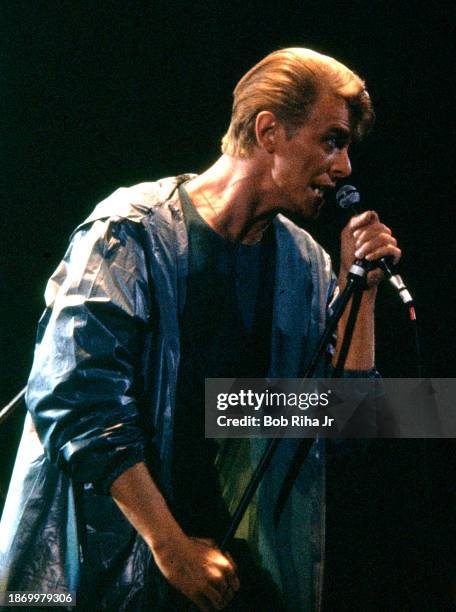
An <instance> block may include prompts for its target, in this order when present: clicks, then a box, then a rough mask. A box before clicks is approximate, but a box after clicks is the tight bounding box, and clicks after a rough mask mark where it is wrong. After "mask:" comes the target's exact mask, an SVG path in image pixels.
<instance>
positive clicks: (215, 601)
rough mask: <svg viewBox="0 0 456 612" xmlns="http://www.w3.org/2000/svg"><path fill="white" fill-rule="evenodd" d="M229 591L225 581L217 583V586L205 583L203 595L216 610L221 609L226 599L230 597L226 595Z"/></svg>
mask: <svg viewBox="0 0 456 612" xmlns="http://www.w3.org/2000/svg"><path fill="white" fill-rule="evenodd" d="M228 591H231V589H230V587H229V585H228V584H227V583H226V582H223V583H219V584H218V585H217V586H212V585H211V584H207V585H206V587H205V589H204V595H205V596H206V597H207V598H208V599H209V601H210V602H211V604H212V605H213V606H214V608H215V609H216V610H223V608H224V607H225V606H226V604H227V603H228V601H230V600H231V599H232V597H229V596H228V595H227V593H228Z"/></svg>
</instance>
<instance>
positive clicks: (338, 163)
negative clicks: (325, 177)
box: [331, 147, 352, 179]
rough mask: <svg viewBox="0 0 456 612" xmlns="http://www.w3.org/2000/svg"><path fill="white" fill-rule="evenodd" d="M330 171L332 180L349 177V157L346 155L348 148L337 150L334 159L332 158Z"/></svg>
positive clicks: (350, 169) (350, 168)
mask: <svg viewBox="0 0 456 612" xmlns="http://www.w3.org/2000/svg"><path fill="white" fill-rule="evenodd" d="M331 170H332V174H333V176H334V178H338V179H340V178H346V177H347V176H350V174H351V171H352V167H351V163H350V157H349V155H348V147H342V148H341V149H339V151H338V153H337V155H336V157H335V158H334V161H333V164H332V168H331Z"/></svg>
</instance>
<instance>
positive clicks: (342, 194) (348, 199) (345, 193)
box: [336, 185, 413, 305]
mask: <svg viewBox="0 0 456 612" xmlns="http://www.w3.org/2000/svg"><path fill="white" fill-rule="evenodd" d="M336 201H337V203H338V204H339V206H340V207H341V208H343V209H344V210H348V211H350V212H351V213H352V215H359V214H360V212H361V211H360V209H359V203H360V202H361V196H360V194H359V191H358V190H357V189H356V187H353V185H344V186H343V187H341V188H340V189H339V190H338V191H337V193H336ZM355 263H356V264H357V265H361V266H366V265H367V266H372V265H373V266H374V267H379V268H381V269H382V270H383V272H384V273H385V275H386V278H387V279H388V281H389V282H390V284H391V285H392V286H393V287H394V288H395V289H396V291H397V292H398V293H399V297H400V298H401V300H402V302H403V303H404V304H406V305H411V304H412V303H413V298H412V296H411V294H410V292H409V290H408V289H407V287H406V286H405V283H404V281H403V280H402V277H401V276H400V275H399V274H395V273H394V272H393V269H392V268H393V262H392V260H391V258H390V257H381V258H380V259H377V260H376V261H375V262H372V264H371V262H367V261H365V260H363V261H362V262H359V261H357V262H355Z"/></svg>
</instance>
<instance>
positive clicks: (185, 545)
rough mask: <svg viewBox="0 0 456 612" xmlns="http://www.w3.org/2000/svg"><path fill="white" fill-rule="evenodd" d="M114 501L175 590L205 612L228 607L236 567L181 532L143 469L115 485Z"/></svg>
mask: <svg viewBox="0 0 456 612" xmlns="http://www.w3.org/2000/svg"><path fill="white" fill-rule="evenodd" d="M111 495H112V497H113V499H114V501H115V502H116V504H117V505H118V506H119V508H120V509H121V510H122V512H123V513H124V514H125V516H126V517H127V519H128V520H129V521H130V523H131V524H132V525H133V527H134V528H135V529H136V530H137V531H138V533H140V534H141V536H142V537H143V538H144V540H145V542H146V543H147V545H148V546H149V548H150V550H151V551H152V554H153V555H154V559H155V562H156V563H157V565H158V567H159V569H160V571H161V572H162V573H163V575H164V576H165V578H166V579H167V580H168V581H169V582H170V583H171V584H172V585H173V586H174V588H176V589H177V590H178V591H180V592H181V593H183V594H184V595H185V596H186V597H188V598H189V599H190V600H191V601H193V602H194V603H195V604H196V605H197V606H198V608H199V609H200V610H203V611H204V612H206V610H207V611H209V610H213V609H214V608H215V609H216V610H223V608H225V607H226V606H227V605H228V603H229V602H230V601H231V599H232V598H233V597H234V595H235V593H236V591H237V590H238V589H239V580H238V577H237V575H236V564H235V563H234V561H233V560H232V558H231V557H230V555H229V554H228V553H222V552H221V551H220V550H219V549H218V548H216V546H215V544H214V542H212V541H211V540H204V539H202V538H191V537H188V536H187V535H186V534H185V533H184V532H183V531H182V529H181V528H180V526H179V525H178V524H177V522H176V520H175V518H174V517H173V515H172V514H171V512H170V510H169V508H168V506H167V504H166V502H165V500H164V498H163V495H162V494H161V492H160V491H159V489H158V488H157V485H156V484H155V482H154V480H153V479H152V476H151V475H150V473H149V470H148V469H147V466H146V465H145V463H143V462H140V463H137V464H136V465H134V466H132V467H131V468H129V469H127V470H125V472H123V473H122V474H121V475H120V476H119V477H118V478H117V479H116V480H115V481H114V482H113V484H112V486H111Z"/></svg>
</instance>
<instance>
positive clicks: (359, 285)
mask: <svg viewBox="0 0 456 612" xmlns="http://www.w3.org/2000/svg"><path fill="white" fill-rule="evenodd" d="M367 271H368V267H367V266H366V262H365V261H361V260H356V261H355V262H354V263H353V264H352V266H351V268H350V270H349V271H348V275H347V284H346V286H345V288H344V290H343V291H342V293H341V295H340V296H339V298H338V299H337V302H336V304H335V306H334V309H333V313H332V315H331V316H330V318H329V319H328V321H327V323H326V327H325V331H324V332H323V334H322V336H321V338H320V340H319V342H318V345H317V347H316V349H315V351H314V354H313V356H312V359H311V360H310V362H309V365H308V366H307V369H306V371H305V372H304V376H303V378H305V379H307V378H311V377H312V375H313V374H314V372H315V369H316V367H317V364H318V362H319V361H320V359H321V357H322V355H323V354H324V351H325V350H326V347H327V345H328V343H329V341H330V339H331V337H332V335H333V333H334V331H335V329H336V327H337V324H338V323H339V321H340V319H341V317H342V315H343V314H344V312H345V309H346V307H347V305H348V303H349V301H350V299H351V298H352V297H353V302H352V308H351V312H350V316H349V321H348V323H347V329H346V333H345V337H344V339H343V343H342V347H343V349H344V350H341V357H339V359H338V363H337V365H336V372H337V371H338V370H339V369H340V370H342V369H343V367H344V363H345V358H346V355H347V354H348V349H349V346H350V342H351V336H352V333H353V329H354V326H355V323H356V317H357V315H358V311H359V305H360V302H361V296H362V291H363V290H364V288H365V286H366V276H367ZM280 440H281V438H279V437H278V434H276V435H275V436H274V437H272V438H270V439H269V441H268V443H267V445H266V448H265V449H264V451H263V454H262V456H261V458H260V460H259V462H258V464H257V466H256V468H255V470H254V472H253V474H252V476H251V478H250V481H249V482H248V484H247V486H246V487H245V489H244V492H243V494H242V497H241V499H240V501H239V503H238V505H237V508H236V510H235V511H234V513H233V516H232V518H231V522H230V524H229V526H228V528H227V530H226V532H225V535H224V536H223V538H222V539H221V541H220V542H219V548H220V550H221V551H222V552H223V551H225V550H226V549H227V548H228V546H229V544H230V542H231V540H232V538H233V537H234V535H235V533H236V531H237V528H238V527H239V525H240V523H241V521H242V519H243V517H244V514H245V511H246V510H247V507H248V506H249V504H250V502H251V501H252V499H253V497H254V495H255V493H256V491H257V489H258V487H259V485H260V483H261V480H262V479H263V476H264V475H265V473H266V470H267V469H268V467H269V465H270V463H271V461H272V459H273V457H274V454H275V452H276V450H277V448H278V446H279V444H280ZM314 441H315V440H314V438H304V439H303V440H302V442H301V444H300V445H299V449H298V451H297V454H299V458H300V465H301V464H302V463H303V462H304V461H305V459H306V457H307V455H308V453H309V451H310V448H311V446H312V444H313V443H314ZM295 475H297V471H296V472H295ZM291 484H292V483H291ZM188 610H189V611H190V610H196V607H194V605H193V604H190V607H189V608H188Z"/></svg>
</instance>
